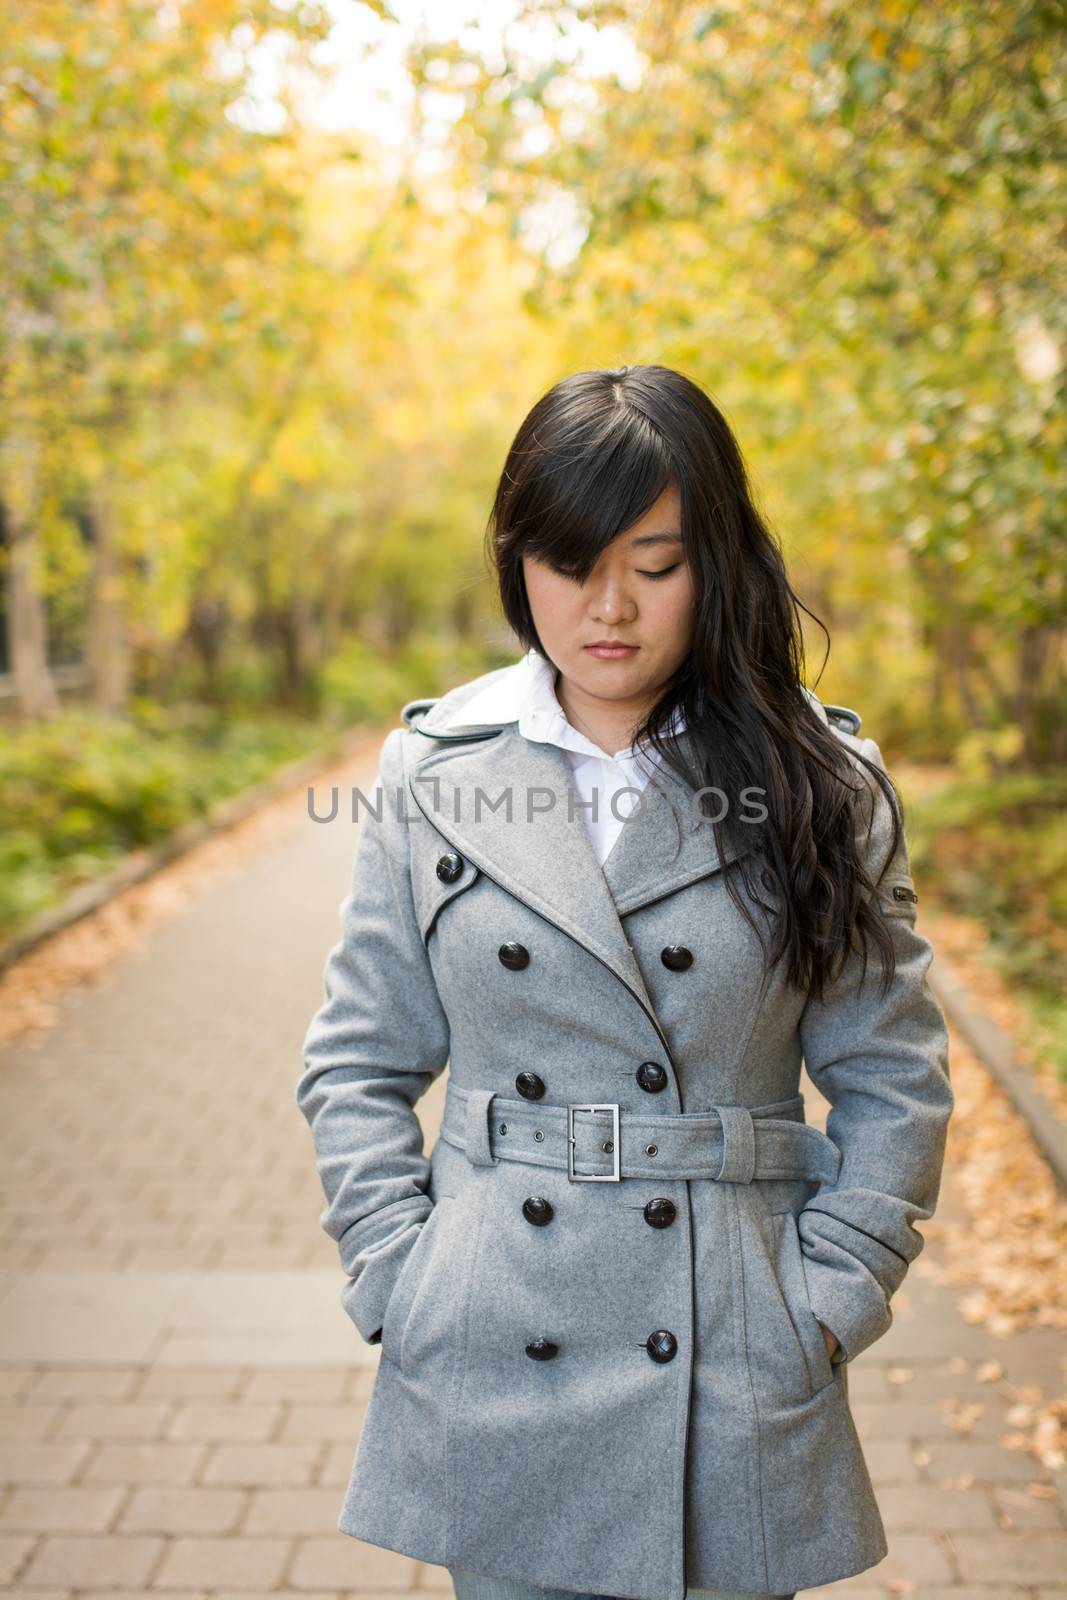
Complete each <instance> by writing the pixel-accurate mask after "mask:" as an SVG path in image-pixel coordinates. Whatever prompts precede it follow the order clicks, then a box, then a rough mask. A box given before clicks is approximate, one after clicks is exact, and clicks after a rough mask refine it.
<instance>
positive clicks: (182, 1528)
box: [118, 1488, 277, 1534]
mask: <svg viewBox="0 0 1067 1600" xmlns="http://www.w3.org/2000/svg"><path fill="white" fill-rule="evenodd" d="M245 1503H246V1492H245V1491H242V1490H240V1489H204V1488H195V1489H137V1490H136V1491H135V1492H134V1493H133V1495H132V1496H131V1497H130V1501H129V1504H128V1505H127V1506H126V1507H125V1509H124V1510H123V1513H122V1518H121V1521H120V1522H119V1525H118V1526H119V1531H120V1532H122V1533H201V1534H219V1533H230V1532H232V1531H233V1530H235V1529H236V1528H237V1527H238V1525H239V1523H240V1521H241V1518H242V1517H243V1515H244V1512H245ZM266 1531H272V1530H266ZM273 1531H277V1530H273Z"/></svg>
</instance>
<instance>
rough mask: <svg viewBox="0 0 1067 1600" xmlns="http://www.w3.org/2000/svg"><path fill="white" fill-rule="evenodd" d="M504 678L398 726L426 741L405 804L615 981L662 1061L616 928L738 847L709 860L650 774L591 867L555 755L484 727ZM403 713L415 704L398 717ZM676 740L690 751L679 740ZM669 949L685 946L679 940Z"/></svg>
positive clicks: (503, 700)
mask: <svg viewBox="0 0 1067 1600" xmlns="http://www.w3.org/2000/svg"><path fill="white" fill-rule="evenodd" d="M514 671H515V668H513V667H505V668H500V669H497V671H496V672H494V673H490V674H486V675H484V676H483V677H482V678H480V679H475V680H474V681H473V683H469V684H464V685H461V686H460V687H459V688H457V689H454V690H452V691H451V692H450V693H449V694H447V695H445V696H443V697H442V698H441V699H440V700H437V701H435V702H433V703H432V704H431V705H430V706H429V709H428V710H427V711H426V712H425V714H423V715H421V716H418V717H413V718H412V721H411V723H410V724H409V726H412V727H413V729H414V731H415V733H417V734H420V735H424V736H425V737H424V740H418V741H417V743H418V744H419V745H420V746H421V748H418V749H417V750H416V752H415V759H414V760H413V761H412V762H411V764H410V768H409V773H408V790H409V793H410V795H411V799H412V801H413V803H414V805H415V806H416V807H418V810H419V811H420V812H422V813H423V814H424V815H425V817H426V819H427V820H428V821H429V822H430V823H431V825H432V826H433V827H434V828H435V829H436V830H437V832H438V833H440V834H441V835H442V836H443V837H444V838H445V839H447V840H448V842H449V843H450V844H451V845H452V847H453V848H454V849H455V850H457V851H458V852H459V853H460V855H462V856H463V857H465V859H467V860H468V861H471V862H472V863H473V864H474V865H475V866H476V867H477V868H478V869H479V871H481V872H483V873H484V874H485V875H486V877H488V878H491V879H493V880H494V881H495V882H496V883H498V884H500V886H501V887H502V888H503V889H505V890H506V891H507V892H508V893H509V894H512V895H514V896H515V897H516V898H517V899H519V900H521V901H523V903H524V904H526V905H528V906H529V907H530V908H531V910H533V911H535V912H537V913H538V915H539V916H543V917H545V918H546V919H547V920H548V921H549V922H551V923H553V924H554V925H555V926H556V927H558V928H560V929H561V930H562V931H563V932H564V933H566V934H567V935H568V936H569V937H570V938H572V939H574V940H575V941H576V942H577V943H578V944H580V945H582V946H583V947H584V948H585V949H586V950H588V951H589V952H590V953H591V954H592V955H594V956H595V957H596V958H597V959H598V960H599V961H601V962H602V963H603V964H604V965H605V966H606V967H608V968H609V969H610V970H611V971H612V972H614V973H615V974H616V976H617V977H618V978H619V979H620V980H621V981H622V982H623V983H624V984H625V985H626V986H627V988H628V989H629V990H630V991H631V993H632V994H633V995H634V996H635V997H636V999H637V1000H638V1001H639V1002H640V1004H641V1005H642V1007H643V1008H644V1010H645V1012H646V1014H647V1015H648V1017H649V1019H650V1021H651V1022H652V1023H653V1026H654V1027H655V1028H656V1030H657V1032H658V1034H659V1036H660V1038H661V1040H662V1042H663V1046H664V1049H665V1050H666V1051H667V1054H668V1055H669V1054H670V1047H669V1044H668V1041H667V1039H666V1037H665V1036H664V1033H663V1029H662V1025H661V1023H660V1021H659V1019H658V1018H657V1016H656V1013H655V1009H654V1007H653V1004H652V1001H651V998H650V996H649V993H648V989H647V987H646V984H645V981H644V978H643V977H642V974H641V969H640V967H639V966H638V963H637V960H636V957H635V955H634V952H633V950H632V948H631V946H630V943H629V941H628V939H627V937H626V930H625V927H624V925H623V922H622V920H621V919H622V918H623V917H624V916H626V915H627V914H629V913H630V912H633V911H637V910H639V909H640V908H641V907H642V906H646V905H650V904H652V903H653V902H654V901H656V900H660V899H664V898H666V897H667V896H668V895H671V894H673V893H675V892H676V891H677V890H679V889H682V888H684V887H686V886H687V885H689V884H691V883H695V882H697V881H698V880H699V879H701V878H705V877H710V876H712V875H713V874H715V873H718V872H721V871H722V870H723V869H724V868H725V867H726V866H728V865H730V863H731V862H733V861H735V860H737V859H738V858H739V857H740V856H742V855H745V854H747V850H748V846H747V845H746V843H745V841H744V839H743V838H742V839H741V841H740V842H735V843H733V844H731V845H728V846H727V847H726V849H725V851H724V853H723V854H721V855H720V852H719V851H718V849H717V847H716V843H715V832H714V829H713V827H712V825H711V823H710V822H708V821H707V820H706V819H702V817H701V813H700V807H699V804H698V803H697V801H696V799H695V796H694V794H693V791H692V790H691V789H690V788H689V787H688V786H687V785H685V784H684V783H683V781H682V780H681V779H680V778H679V777H678V776H677V775H676V774H675V773H673V772H672V771H670V770H669V769H668V768H666V767H661V766H659V765H657V767H656V769H655V771H654V772H653V773H652V776H651V777H650V779H649V781H648V784H647V786H646V787H645V789H644V790H643V795H642V803H641V804H640V805H639V806H638V808H637V811H636V812H635V813H634V815H633V816H631V817H629V818H628V819H627V821H626V822H625V823H624V825H623V828H622V831H621V833H620V834H619V837H618V839H617V841H616V843H615V846H614V848H613V849H612V851H611V852H610V854H609V855H608V857H607V860H606V861H605V862H604V865H603V866H601V864H600V862H599V861H598V860H597V857H596V852H595V851H594V849H593V845H592V842H591V840H590V838H589V835H588V833H587V831H586V827H585V823H584V821H583V820H582V815H581V812H580V811H579V810H578V809H577V808H575V809H574V812H573V817H572V816H571V815H570V808H569V805H568V797H569V796H570V795H575V796H576V791H575V788H574V783H573V777H572V773H571V769H570V765H569V762H568V760H567V755H566V752H565V751H564V750H563V749H561V748H560V747H559V746H558V745H554V744H547V743H542V742H539V741H535V740H531V739H528V738H526V737H524V736H523V735H522V734H521V733H520V731H519V726H518V719H517V718H516V717H514V716H513V715H512V716H507V715H505V716H503V717H498V719H497V720H494V713H500V712H504V713H509V712H510V713H513V712H514V710H515V706H514V701H513V699H512V693H513V690H514V686H515V684H514V679H511V680H510V681H509V680H507V678H506V675H507V674H508V673H514ZM491 690H495V693H493V694H491V693H488V692H487V691H491ZM811 698H812V699H814V696H812V697H811ZM815 703H816V705H817V706H818V702H815ZM468 707H469V708H470V709H469V710H468V709H467V708H468ZM413 708H414V703H412V707H411V708H409V707H405V711H407V710H409V709H413ZM818 709H819V711H820V712H821V709H822V708H821V707H818ZM824 715H825V714H824ZM405 720H407V719H406V718H405ZM678 738H679V742H680V744H682V745H683V746H685V747H686V748H687V750H689V749H691V746H688V745H687V741H688V738H689V735H688V734H686V733H685V732H682V733H680V734H679V735H678ZM479 793H480V794H481V796H482V799H481V802H480V806H479V809H478V811H477V812H476V810H475V802H476V797H477V796H478V795H479ZM508 794H510V798H511V815H510V819H509V816H508V811H507V803H506V798H505V801H504V803H503V804H500V805H499V807H498V809H496V810H493V809H491V803H492V802H494V801H497V800H499V799H500V798H501V796H502V795H503V796H505V797H506V796H507V795H508ZM553 798H554V803H552V800H553ZM542 805H544V806H547V807H549V809H546V810H536V809H535V810H533V812H532V815H531V814H530V812H529V810H528V806H532V807H534V808H536V807H539V806H542ZM413 814H414V813H413ZM753 842H754V838H753ZM678 942H679V943H684V930H683V929H679V936H678Z"/></svg>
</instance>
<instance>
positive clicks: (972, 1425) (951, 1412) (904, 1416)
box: [852, 1397, 1010, 1441]
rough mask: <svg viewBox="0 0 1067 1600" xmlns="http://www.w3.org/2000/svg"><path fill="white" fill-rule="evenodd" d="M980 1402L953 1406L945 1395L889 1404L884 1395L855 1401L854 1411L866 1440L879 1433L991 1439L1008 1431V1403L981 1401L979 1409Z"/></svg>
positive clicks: (903, 1435)
mask: <svg viewBox="0 0 1067 1600" xmlns="http://www.w3.org/2000/svg"><path fill="white" fill-rule="evenodd" d="M979 1403H980V1402H974V1403H973V1405H970V1406H969V1405H968V1404H967V1403H962V1404H960V1405H959V1406H954V1405H952V1404H950V1403H949V1397H943V1398H941V1399H930V1400H914V1401H913V1400H904V1399H892V1400H891V1402H890V1403H889V1404H888V1405H887V1404H886V1401H885V1399H884V1398H883V1399H882V1400H880V1401H877V1402H876V1401H869V1402H867V1403H865V1404H863V1405H853V1407H852V1414H853V1417H854V1418H855V1422H856V1428H857V1430H858V1432H859V1435H860V1438H861V1439H864V1440H866V1439H867V1438H868V1437H869V1436H871V1435H872V1434H878V1435H879V1437H881V1438H901V1439H918V1438H923V1439H928V1438H931V1437H933V1438H939V1437H942V1438H947V1439H959V1438H965V1439H967V1438H971V1439H973V1438H976V1437H977V1438H981V1439H984V1440H986V1441H988V1440H989V1439H990V1437H992V1438H993V1439H996V1438H999V1436H1000V1435H1001V1434H1002V1433H1006V1432H1007V1431H1008V1430H1009V1426H1010V1425H1009V1423H1008V1420H1007V1411H1008V1406H1007V1404H1006V1403H1004V1402H1003V1401H1000V1400H998V1401H996V1402H995V1403H993V1404H989V1403H988V1402H982V1403H981V1404H982V1405H983V1409H982V1410H981V1412H980V1413H979V1411H978V1405H979Z"/></svg>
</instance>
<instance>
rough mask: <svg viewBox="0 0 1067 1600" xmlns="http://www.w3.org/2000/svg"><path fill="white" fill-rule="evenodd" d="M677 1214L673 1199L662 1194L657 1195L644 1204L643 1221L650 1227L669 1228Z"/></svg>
mask: <svg viewBox="0 0 1067 1600" xmlns="http://www.w3.org/2000/svg"><path fill="white" fill-rule="evenodd" d="M677 1215H678V1208H677V1206H676V1205H675V1203H674V1201H673V1200H668V1199H667V1198H666V1197H665V1196H664V1195H657V1197H656V1198H655V1200H649V1201H648V1203H647V1204H646V1206H645V1221H646V1222H647V1223H648V1225H649V1227H650V1228H669V1227H670V1225H671V1223H672V1222H673V1221H674V1219H675V1217H676V1216H677Z"/></svg>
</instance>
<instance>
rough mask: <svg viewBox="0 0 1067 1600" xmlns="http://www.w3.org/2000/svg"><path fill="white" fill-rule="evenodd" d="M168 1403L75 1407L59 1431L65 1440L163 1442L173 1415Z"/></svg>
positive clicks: (141, 1402)
mask: <svg viewBox="0 0 1067 1600" xmlns="http://www.w3.org/2000/svg"><path fill="white" fill-rule="evenodd" d="M171 1409H172V1408H171V1406H170V1405H169V1404H167V1403H166V1402H165V1401H149V1400H144V1401H140V1400H130V1401H123V1402H120V1403H119V1404H117V1405H109V1406H100V1405H72V1406H69V1407H68V1408H67V1409H66V1410H65V1411H64V1413H63V1415H62V1417H61V1418H60V1421H59V1425H58V1427H57V1428H56V1430H55V1434H56V1437H57V1438H61V1439H102V1440H103V1439H161V1438H162V1437H163V1433H164V1429H165V1428H166V1426H167V1422H168V1419H169V1417H170V1414H171Z"/></svg>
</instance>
